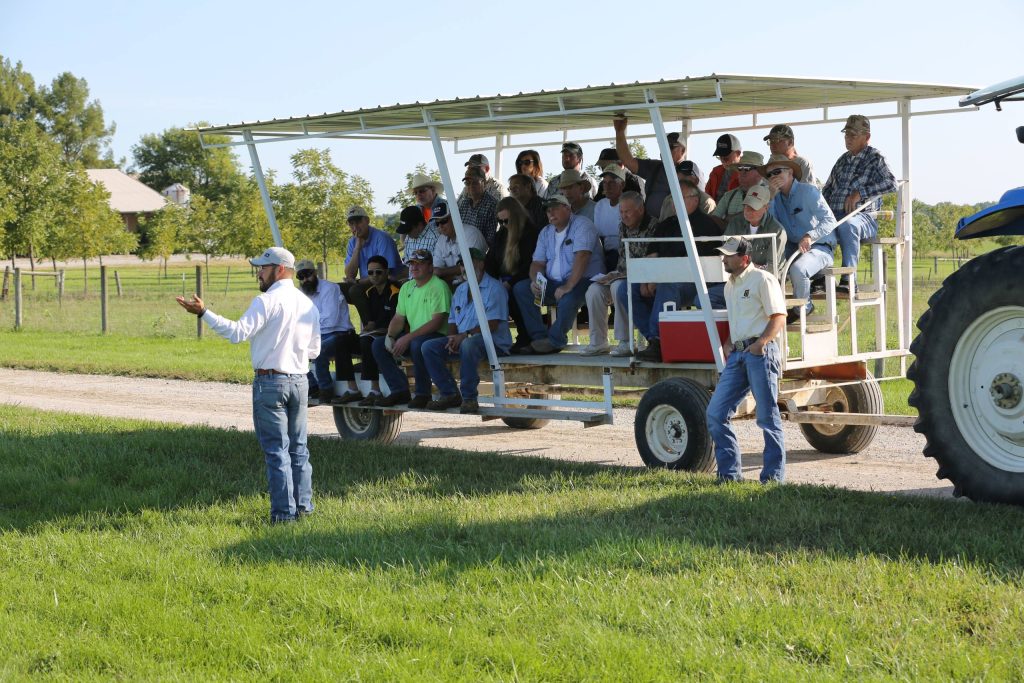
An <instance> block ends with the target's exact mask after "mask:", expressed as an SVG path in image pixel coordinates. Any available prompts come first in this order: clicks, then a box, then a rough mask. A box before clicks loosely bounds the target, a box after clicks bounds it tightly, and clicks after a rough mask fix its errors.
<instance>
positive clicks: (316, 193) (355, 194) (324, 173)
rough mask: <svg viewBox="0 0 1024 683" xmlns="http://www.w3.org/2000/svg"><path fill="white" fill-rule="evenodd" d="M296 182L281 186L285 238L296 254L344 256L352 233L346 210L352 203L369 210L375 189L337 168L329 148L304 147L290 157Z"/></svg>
mask: <svg viewBox="0 0 1024 683" xmlns="http://www.w3.org/2000/svg"><path fill="white" fill-rule="evenodd" d="M291 162H292V176H293V177H294V178H295V183H293V184H290V185H286V186H283V187H281V188H279V191H278V192H277V196H278V199H279V204H280V214H279V217H280V222H281V231H282V233H284V234H283V235H282V239H284V240H285V244H286V245H289V248H290V249H291V250H292V251H294V252H295V253H296V254H301V255H313V254H317V255H318V256H319V258H320V259H321V260H322V261H323V262H324V263H325V264H326V263H327V262H328V259H329V258H330V257H332V256H333V257H336V258H339V257H341V255H342V254H341V250H342V245H344V244H345V243H346V242H347V241H348V238H349V236H350V233H349V230H348V224H347V223H346V222H345V213H346V212H347V211H348V208H349V207H350V206H353V205H359V206H362V207H363V208H365V209H366V210H367V211H370V210H371V209H372V207H373V191H372V190H371V188H370V184H369V183H368V182H367V181H366V180H365V179H363V178H361V177H360V176H357V175H351V174H348V173H346V172H345V171H343V170H341V169H340V168H338V167H337V166H336V165H335V164H334V163H333V162H332V161H331V153H330V151H329V150H326V149H304V150H300V151H299V152H296V153H295V154H293V155H292V157H291Z"/></svg>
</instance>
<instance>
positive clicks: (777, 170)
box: [765, 168, 789, 178]
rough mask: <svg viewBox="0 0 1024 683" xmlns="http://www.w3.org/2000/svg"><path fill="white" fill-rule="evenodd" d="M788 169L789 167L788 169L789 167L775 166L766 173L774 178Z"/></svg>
mask: <svg viewBox="0 0 1024 683" xmlns="http://www.w3.org/2000/svg"><path fill="white" fill-rule="evenodd" d="M788 170H789V169H787V168H773V169H772V170H770V171H768V172H767V173H765V175H766V176H768V177H769V178H774V177H775V176H777V175H779V174H780V173H782V172H783V171H788Z"/></svg>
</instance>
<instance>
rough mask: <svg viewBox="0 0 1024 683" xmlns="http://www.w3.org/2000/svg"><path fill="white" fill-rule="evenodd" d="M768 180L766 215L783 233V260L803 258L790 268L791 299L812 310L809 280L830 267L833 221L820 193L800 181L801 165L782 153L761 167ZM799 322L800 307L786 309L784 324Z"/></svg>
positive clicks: (833, 237) (834, 243) (833, 246)
mask: <svg viewBox="0 0 1024 683" xmlns="http://www.w3.org/2000/svg"><path fill="white" fill-rule="evenodd" d="M761 173H762V174H763V175H764V176H765V177H766V178H767V179H768V186H769V187H770V188H771V190H772V193H773V194H774V197H773V198H772V202H771V204H769V206H768V213H770V214H771V215H772V217H773V218H774V219H775V220H777V221H778V222H779V223H781V224H782V227H783V228H785V230H786V250H785V251H784V252H783V256H784V257H785V258H787V259H788V258H789V257H790V256H791V255H793V254H794V253H796V252H797V251H800V252H801V253H802V254H803V255H802V256H800V257H799V258H797V259H796V261H794V262H793V265H791V266H790V267H789V279H790V281H791V282H792V283H793V298H794V299H803V300H804V301H806V302H807V304H806V307H805V308H806V311H807V312H808V313H810V312H812V311H813V310H814V304H812V303H811V301H810V297H811V278H812V277H814V276H815V275H817V274H818V273H819V272H820V271H821V270H822V269H824V268H827V267H828V266H831V265H832V251H833V249H834V248H835V245H836V236H835V229H836V218H835V216H833V215H832V210H831V209H830V208H828V204H826V203H825V198H824V197H822V196H821V191H820V190H818V188H817V187H815V186H814V185H810V184H808V183H801V182H800V173H801V170H800V165H799V164H798V163H796V162H795V161H793V160H792V159H790V158H789V157H786V156H784V155H782V154H773V155H772V156H771V157H769V159H768V163H767V164H765V165H764V166H763V167H762V168H761ZM799 319H800V308H799V307H798V306H794V307H793V308H791V309H790V310H789V313H788V315H787V317H786V323H787V324H790V323H793V322H796V321H797V320H799Z"/></svg>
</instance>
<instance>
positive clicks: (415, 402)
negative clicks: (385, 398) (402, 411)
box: [378, 394, 430, 410]
mask: <svg viewBox="0 0 1024 683" xmlns="http://www.w3.org/2000/svg"><path fill="white" fill-rule="evenodd" d="M428 403H430V396H420V395H419V394H417V395H416V396H413V397H412V400H411V401H409V407H410V408H412V409H413V410H423V409H424V408H426V407H427V404H428ZM378 405H379V404H378Z"/></svg>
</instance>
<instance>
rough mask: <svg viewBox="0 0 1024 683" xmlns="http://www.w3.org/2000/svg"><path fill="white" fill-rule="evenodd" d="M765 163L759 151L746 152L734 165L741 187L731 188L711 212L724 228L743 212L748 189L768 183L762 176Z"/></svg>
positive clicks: (713, 217)
mask: <svg viewBox="0 0 1024 683" xmlns="http://www.w3.org/2000/svg"><path fill="white" fill-rule="evenodd" d="M763 165H764V157H763V156H761V155H760V154H758V153H757V152H744V153H743V154H741V155H740V160H739V161H737V162H736V163H735V164H733V165H732V168H733V170H734V171H736V177H737V178H738V179H739V187H737V188H736V189H734V190H729V191H728V192H726V193H725V194H724V195H722V200H721V201H720V202H718V204H717V206H715V210H714V211H712V212H711V218H712V219H714V221H715V222H716V223H718V224H719V225H720V226H722V227H723V228H724V227H725V226H726V225H728V224H729V221H731V220H732V219H733V218H734V217H736V216H740V215H742V214H743V198H744V197H746V196H747V190H749V189H750V188H752V187H753V186H754V185H766V186H767V183H765V181H764V178H763V177H762V176H761V167H762V166H763Z"/></svg>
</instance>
